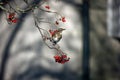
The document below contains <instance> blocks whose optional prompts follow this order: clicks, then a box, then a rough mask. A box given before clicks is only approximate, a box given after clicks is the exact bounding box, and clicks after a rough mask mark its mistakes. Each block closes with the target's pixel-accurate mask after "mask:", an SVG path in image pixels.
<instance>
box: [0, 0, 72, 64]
mask: <svg viewBox="0 0 120 80" xmlns="http://www.w3.org/2000/svg"><path fill="white" fill-rule="evenodd" d="M28 1H29V0H23V2H24V3H25V4H27V6H28V7H27V8H26V9H22V8H20V7H19V6H18V5H17V3H16V2H15V0H13V1H12V2H9V1H7V0H6V1H5V2H0V9H2V10H3V11H4V12H5V13H6V21H7V22H8V23H9V24H16V23H18V21H19V17H17V16H18V15H19V14H24V13H27V12H31V13H32V15H33V18H34V23H35V27H36V28H37V29H38V30H39V32H40V35H41V36H42V40H43V42H44V43H45V45H46V46H48V47H49V48H50V49H54V50H56V51H57V53H56V54H55V56H54V57H53V58H54V59H55V62H57V63H61V64H64V63H65V62H68V61H69V60H70V58H69V57H67V54H66V53H65V52H63V51H62V50H61V49H60V46H59V44H58V42H59V41H60V40H61V39H62V32H63V31H64V30H65V29H64V28H61V27H58V25H59V24H60V23H61V22H62V23H65V22H66V18H65V17H64V16H62V15H61V14H60V13H58V12H54V11H52V10H51V6H50V5H49V2H48V0H42V1H41V2H39V3H36V2H37V1H39V0H34V1H33V2H32V3H31V4H30V3H29V2H28ZM55 1H60V0H55ZM10 3H12V4H15V5H14V7H13V6H12V5H11V4H10ZM45 4H46V5H45ZM4 5H7V7H5V6H4ZM36 9H37V10H40V11H44V12H47V13H53V14H55V15H57V16H59V17H56V21H55V22H48V21H43V20H42V18H39V17H38V16H36V14H35V12H34V10H36ZM41 22H43V23H47V24H52V25H53V26H56V28H55V29H48V30H46V29H43V28H42V27H40V26H39V25H38V23H41ZM44 33H47V34H44ZM48 41H49V42H50V43H51V44H52V46H51V45H49V44H48V43H47V42H48Z"/></svg>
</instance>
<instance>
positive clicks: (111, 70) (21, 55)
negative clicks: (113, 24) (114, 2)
mask: <svg viewBox="0 0 120 80" xmlns="http://www.w3.org/2000/svg"><path fill="white" fill-rule="evenodd" d="M16 1H18V2H19V5H20V6H21V7H23V6H24V4H20V3H22V1H20V0H16ZM30 1H31V0H30ZM81 4H82V0H63V1H60V2H57V3H56V2H54V1H52V0H50V3H49V5H50V6H51V7H52V9H53V10H55V11H58V12H59V13H61V14H63V15H65V16H66V19H67V22H66V23H65V24H61V26H60V27H63V28H65V29H66V31H65V32H63V39H62V40H61V41H60V42H59V45H60V46H61V49H62V50H63V51H64V52H66V53H67V55H68V56H69V57H70V58H71V59H70V61H69V62H68V63H65V64H64V65H63V64H62V65H61V64H58V63H55V61H54V58H53V56H54V54H55V51H54V50H51V49H49V48H48V47H47V46H46V45H45V44H44V43H43V42H42V40H41V36H40V34H39V32H38V30H37V29H36V28H35V27H34V21H33V17H32V15H31V13H28V14H21V15H20V21H19V23H17V24H15V25H9V24H7V21H6V19H5V15H4V12H3V11H0V63H2V62H4V61H2V58H3V54H6V53H7V55H5V56H6V57H5V62H6V65H5V66H6V69H5V75H4V78H5V80H80V79H81V76H82V60H83V59H82V55H83V36H82V35H83V26H82V16H81ZM13 6H14V5H13ZM89 9H90V13H89V17H90V33H89V36H90V56H89V57H90V60H89V62H90V66H89V68H90V79H91V80H120V43H119V42H118V41H117V40H115V39H114V38H112V37H111V36H108V32H107V27H108V26H107V0H90V7H89ZM36 14H37V16H39V17H45V18H47V20H48V21H54V17H55V16H54V14H48V13H43V12H36ZM39 26H42V27H43V28H46V29H48V27H49V26H50V25H48V24H44V23H40V24H39ZM51 27H52V26H51ZM6 60H7V61H6ZM0 67H1V65H0Z"/></svg>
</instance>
